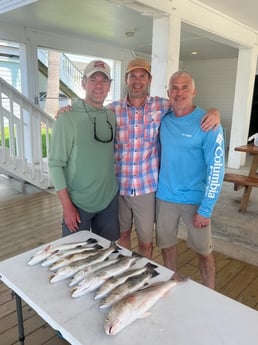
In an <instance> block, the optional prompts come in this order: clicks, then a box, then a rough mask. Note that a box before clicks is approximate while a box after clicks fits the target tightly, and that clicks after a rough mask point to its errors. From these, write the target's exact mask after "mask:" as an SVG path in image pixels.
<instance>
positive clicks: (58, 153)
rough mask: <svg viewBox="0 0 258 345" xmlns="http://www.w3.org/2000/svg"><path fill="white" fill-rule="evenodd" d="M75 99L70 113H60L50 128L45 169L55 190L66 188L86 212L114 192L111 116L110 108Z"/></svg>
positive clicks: (101, 204) (101, 205)
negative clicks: (93, 105) (47, 167)
mask: <svg viewBox="0 0 258 345" xmlns="http://www.w3.org/2000/svg"><path fill="white" fill-rule="evenodd" d="M85 106H86V109H85V107H84V105H83V101H82V100H77V101H76V102H74V103H73V105H72V111H71V112H65V113H63V114H61V115H60V116H59V117H58V119H57V120H56V123H55V125H54V128H53V132H52V137H51V142H50V152H49V161H48V164H49V169H50V175H51V177H52V181H53V184H54V187H55V190H56V191H59V190H62V189H65V188H67V190H68V193H69V195H70V198H71V200H72V202H73V203H74V204H75V205H76V206H77V207H79V208H81V209H83V210H85V211H87V212H98V211H100V210H103V209H105V208H106V207H107V206H108V204H109V203H110V202H111V201H112V199H113V198H114V197H115V195H116V194H117V192H118V185H117V181H116V177H115V165H114V141H111V142H109V143H102V142H99V141H97V140H96V139H95V138H94V118H95V119H96V127H95V128H96V134H97V136H98V137H99V138H101V139H102V140H108V139H109V138H110V137H111V128H110V126H109V125H108V123H107V120H108V121H109V122H110V124H111V125H112V128H113V132H114V135H115V115H114V113H113V112H112V111H110V110H106V109H105V108H102V109H95V108H92V107H90V106H89V105H86V104H85Z"/></svg>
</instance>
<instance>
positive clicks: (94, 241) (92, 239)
mask: <svg viewBox="0 0 258 345" xmlns="http://www.w3.org/2000/svg"><path fill="white" fill-rule="evenodd" d="M86 243H88V244H93V243H98V241H97V240H96V238H92V237H90V238H88V239H87V240H86Z"/></svg>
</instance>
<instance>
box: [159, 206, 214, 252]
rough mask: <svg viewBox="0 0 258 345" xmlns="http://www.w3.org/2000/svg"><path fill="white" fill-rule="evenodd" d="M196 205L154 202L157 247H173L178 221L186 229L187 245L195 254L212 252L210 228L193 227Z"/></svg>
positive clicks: (175, 241)
mask: <svg viewBox="0 0 258 345" xmlns="http://www.w3.org/2000/svg"><path fill="white" fill-rule="evenodd" d="M198 207H199V206H198V205H186V204H176V203H171V202H166V201H163V200H160V199H157V200H156V218H157V229H156V237H157V246H158V247H159V248H169V247H173V246H175V245H176V243H177V234H178V228H179V222H180V219H182V221H183V223H184V224H185V226H186V228H187V243H188V246H189V247H191V248H192V249H193V250H194V251H195V252H197V253H199V254H203V255H207V254H209V253H211V252H212V245H211V226H210V225H209V226H206V227H205V228H201V229H197V228H195V227H194V226H193V216H194V215H195V214H196V212H197V209H198Z"/></svg>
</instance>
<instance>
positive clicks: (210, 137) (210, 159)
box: [195, 126, 225, 225]
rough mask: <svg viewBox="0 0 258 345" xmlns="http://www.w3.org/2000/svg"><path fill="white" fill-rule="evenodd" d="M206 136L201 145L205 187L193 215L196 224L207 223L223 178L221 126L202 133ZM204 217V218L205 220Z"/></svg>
mask: <svg viewBox="0 0 258 345" xmlns="http://www.w3.org/2000/svg"><path fill="white" fill-rule="evenodd" d="M203 135H204V136H205V137H206V138H205V140H204V145H203V152H204V157H205V162H206V167H207V174H206V189H205V194H204V197H203V199H202V202H201V204H200V206H199V208H198V212H197V213H198V215H199V216H201V217H202V218H201V217H199V216H198V217H195V218H196V221H198V224H199V225H200V224H205V225H208V220H209V218H210V217H211V214H212V211H213V208H214V206H215V204H216V202H217V200H218V198H219V195H220V191H221V188H222V184H223V178H224V169H225V167H224V164H225V157H224V156H225V155H224V153H225V152H224V140H223V131H222V128H221V126H220V127H219V128H218V129H217V130H216V131H210V132H208V133H203ZM205 218H206V220H205Z"/></svg>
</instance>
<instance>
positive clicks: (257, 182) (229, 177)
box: [224, 173, 258, 190]
mask: <svg viewBox="0 0 258 345" xmlns="http://www.w3.org/2000/svg"><path fill="white" fill-rule="evenodd" d="M224 181H226V182H232V183H234V190H239V189H240V188H241V187H244V186H248V187H258V178H257V177H252V176H246V175H240V174H229V173H226V174H225V175H224Z"/></svg>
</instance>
